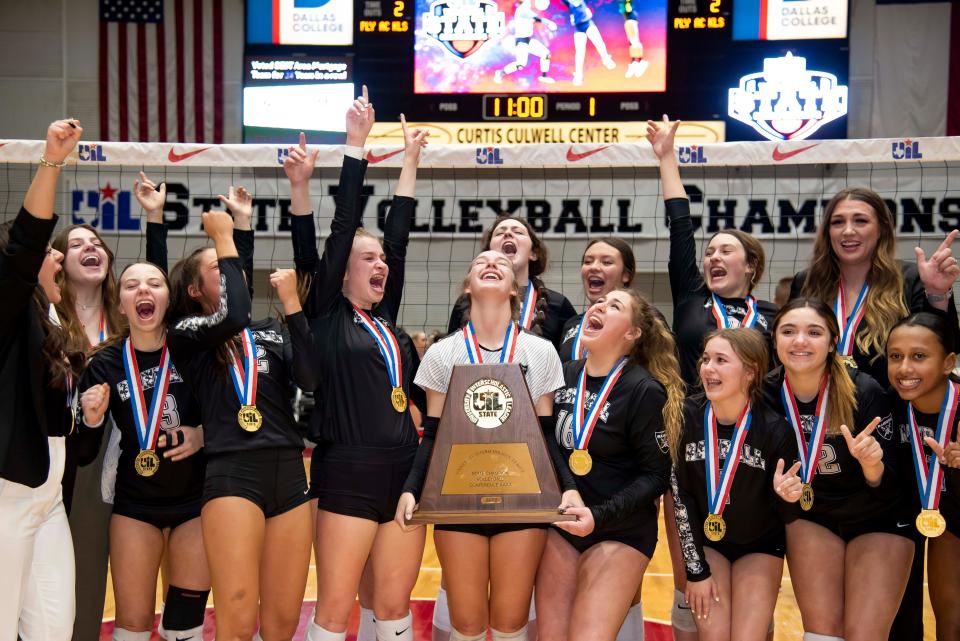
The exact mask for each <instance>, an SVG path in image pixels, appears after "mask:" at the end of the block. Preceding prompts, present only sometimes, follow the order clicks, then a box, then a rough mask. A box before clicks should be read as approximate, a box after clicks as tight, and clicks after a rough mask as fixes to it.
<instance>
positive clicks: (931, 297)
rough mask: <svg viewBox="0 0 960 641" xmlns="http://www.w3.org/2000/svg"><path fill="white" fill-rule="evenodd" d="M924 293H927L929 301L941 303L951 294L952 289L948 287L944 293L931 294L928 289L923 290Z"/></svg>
mask: <svg viewBox="0 0 960 641" xmlns="http://www.w3.org/2000/svg"><path fill="white" fill-rule="evenodd" d="M924 293H925V294H926V295H927V300H928V301H930V302H931V303H942V302H943V301H945V300H947V299H948V298H950V296H952V295H953V291H952V290H949V289H948V290H947V293H946V294H931V293H930V292H928V291H924Z"/></svg>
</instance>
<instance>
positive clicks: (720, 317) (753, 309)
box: [711, 294, 759, 329]
mask: <svg viewBox="0 0 960 641" xmlns="http://www.w3.org/2000/svg"><path fill="white" fill-rule="evenodd" d="M711 298H712V299H713V317H714V318H715V319H716V321H717V329H730V327H731V324H730V316H729V315H728V314H727V308H726V305H724V304H723V301H721V300H720V297H719V296H717V295H716V294H711ZM743 302H744V304H745V305H746V306H747V314H746V316H744V317H743V320H742V321H740V327H753V326H754V325H756V324H757V316H758V315H759V312H758V311H757V299H756V298H754V297H753V296H752V295H750V294H747V297H746V298H744V299H743Z"/></svg>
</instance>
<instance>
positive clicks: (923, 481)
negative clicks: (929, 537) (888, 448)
mask: <svg viewBox="0 0 960 641" xmlns="http://www.w3.org/2000/svg"><path fill="white" fill-rule="evenodd" d="M958 394H960V385H957V384H956V383H954V382H953V381H948V382H947V393H946V394H944V395H943V404H942V405H941V406H940V416H939V418H938V419H937V431H936V433H935V434H934V439H936V441H937V443H938V444H939V445H940V447H941V448H943V447H946V446H947V443H949V442H950V436H951V434H952V432H953V425H954V423H955V422H956V420H957V400H958ZM907 415H908V420H909V421H910V447H911V449H912V450H913V469H914V471H915V472H916V475H917V489H919V490H920V503H921V505H922V506H923V509H925V510H936V509H937V508H938V507H939V505H940V490H941V487H942V484H943V468H942V467H941V466H940V459H939V458H937V457H936V456H933V457H932V458H931V465H930V466H929V468H928V467H927V458H926V456H924V450H923V436H922V435H921V434H920V427H919V426H918V425H917V419H916V417H915V416H914V414H913V403H907Z"/></svg>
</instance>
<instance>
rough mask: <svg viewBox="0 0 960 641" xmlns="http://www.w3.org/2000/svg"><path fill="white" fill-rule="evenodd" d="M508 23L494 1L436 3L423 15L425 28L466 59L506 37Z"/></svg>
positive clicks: (436, 1)
mask: <svg viewBox="0 0 960 641" xmlns="http://www.w3.org/2000/svg"><path fill="white" fill-rule="evenodd" d="M506 20H507V17H506V14H505V13H504V12H503V11H500V9H499V7H498V6H497V3H496V2H495V1H494V0H434V1H433V2H431V3H430V10H429V11H428V12H426V13H424V14H423V27H424V30H425V31H426V32H427V33H428V34H430V35H431V36H433V37H434V38H436V39H437V40H439V41H440V42H441V43H442V44H443V46H445V47H446V48H447V50H448V51H450V52H451V53H452V54H454V55H456V56H458V57H460V58H466V57H468V56H471V55H473V54H474V53H476V52H477V50H479V49H480V47H482V46H483V45H484V43H485V42H487V40H489V39H490V38H492V37H495V36H501V35H503V33H504V31H505V29H506Z"/></svg>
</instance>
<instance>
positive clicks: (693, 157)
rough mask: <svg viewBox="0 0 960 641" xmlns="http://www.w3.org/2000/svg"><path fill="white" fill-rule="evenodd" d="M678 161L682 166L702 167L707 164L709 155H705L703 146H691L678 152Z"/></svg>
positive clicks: (681, 148)
mask: <svg viewBox="0 0 960 641" xmlns="http://www.w3.org/2000/svg"><path fill="white" fill-rule="evenodd" d="M677 159H678V160H679V161H680V164H681V165H694V164H697V165H700V164H705V163H706V162H707V155H706V154H705V153H704V151H703V147H702V146H701V147H698V146H697V145H690V146H689V147H680V148H679V149H678V150H677Z"/></svg>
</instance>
